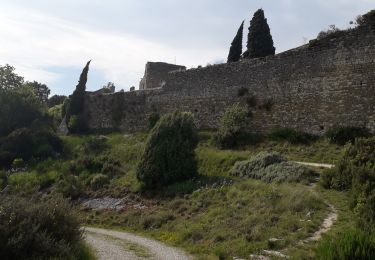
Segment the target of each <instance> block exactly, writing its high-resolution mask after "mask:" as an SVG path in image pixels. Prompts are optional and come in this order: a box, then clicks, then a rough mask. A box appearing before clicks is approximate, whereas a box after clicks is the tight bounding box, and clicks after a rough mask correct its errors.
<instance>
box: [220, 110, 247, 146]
mask: <svg viewBox="0 0 375 260" xmlns="http://www.w3.org/2000/svg"><path fill="white" fill-rule="evenodd" d="M246 115H247V111H246V109H244V108H242V107H241V106H240V104H235V105H233V106H232V107H230V108H229V109H228V110H227V111H226V112H225V114H224V116H223V117H222V119H221V121H220V126H219V129H218V130H217V132H216V134H215V135H214V141H215V143H216V144H217V146H219V147H220V148H222V149H227V148H234V147H236V146H238V145H239V140H240V139H241V136H243V135H244V132H245V131H244V128H245V126H246Z"/></svg>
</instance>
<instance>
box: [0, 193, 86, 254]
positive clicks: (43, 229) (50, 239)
mask: <svg viewBox="0 0 375 260" xmlns="http://www.w3.org/2000/svg"><path fill="white" fill-rule="evenodd" d="M0 209H1V212H0V259H52V258H53V259H55V258H59V259H75V255H78V252H79V248H78V247H79V244H80V243H81V241H82V233H81V230H80V222H79V221H78V218H77V217H76V215H75V213H74V211H73V209H72V207H71V206H70V205H69V204H68V202H67V201H65V200H63V199H62V198H47V199H37V198H34V197H32V198H30V197H28V198H19V197H15V196H10V195H7V196H1V195H0Z"/></svg>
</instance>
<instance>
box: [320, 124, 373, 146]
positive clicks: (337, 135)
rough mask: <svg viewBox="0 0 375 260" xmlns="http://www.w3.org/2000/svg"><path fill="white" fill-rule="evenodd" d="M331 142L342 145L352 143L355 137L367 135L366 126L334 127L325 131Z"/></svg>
mask: <svg viewBox="0 0 375 260" xmlns="http://www.w3.org/2000/svg"><path fill="white" fill-rule="evenodd" d="M326 136H327V138H328V139H329V141H330V142H331V143H334V144H338V145H344V144H346V143H349V142H350V143H354V141H355V139H356V138H360V137H369V136H370V134H369V132H368V130H367V129H366V128H361V127H335V128H332V129H331V130H329V131H327V133H326Z"/></svg>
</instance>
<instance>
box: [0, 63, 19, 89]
mask: <svg viewBox="0 0 375 260" xmlns="http://www.w3.org/2000/svg"><path fill="white" fill-rule="evenodd" d="M14 70H15V68H14V67H12V66H10V65H9V64H6V65H5V66H0V90H11V89H17V88H19V87H21V86H22V84H23V81H24V79H23V77H21V76H18V75H17V74H16V73H15V72H14Z"/></svg>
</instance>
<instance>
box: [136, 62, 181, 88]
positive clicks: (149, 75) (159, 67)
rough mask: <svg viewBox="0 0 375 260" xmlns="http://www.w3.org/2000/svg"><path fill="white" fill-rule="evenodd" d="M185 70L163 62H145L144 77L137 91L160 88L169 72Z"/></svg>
mask: <svg viewBox="0 0 375 260" xmlns="http://www.w3.org/2000/svg"><path fill="white" fill-rule="evenodd" d="M176 70H186V67H185V66H180V65H174V64H169V63H164V62H147V64H146V69H145V75H144V77H143V78H142V80H141V82H140V83H139V89H141V90H143V89H152V88H159V87H161V86H162V85H163V84H164V83H165V80H166V78H167V75H168V73H169V72H171V71H176Z"/></svg>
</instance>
